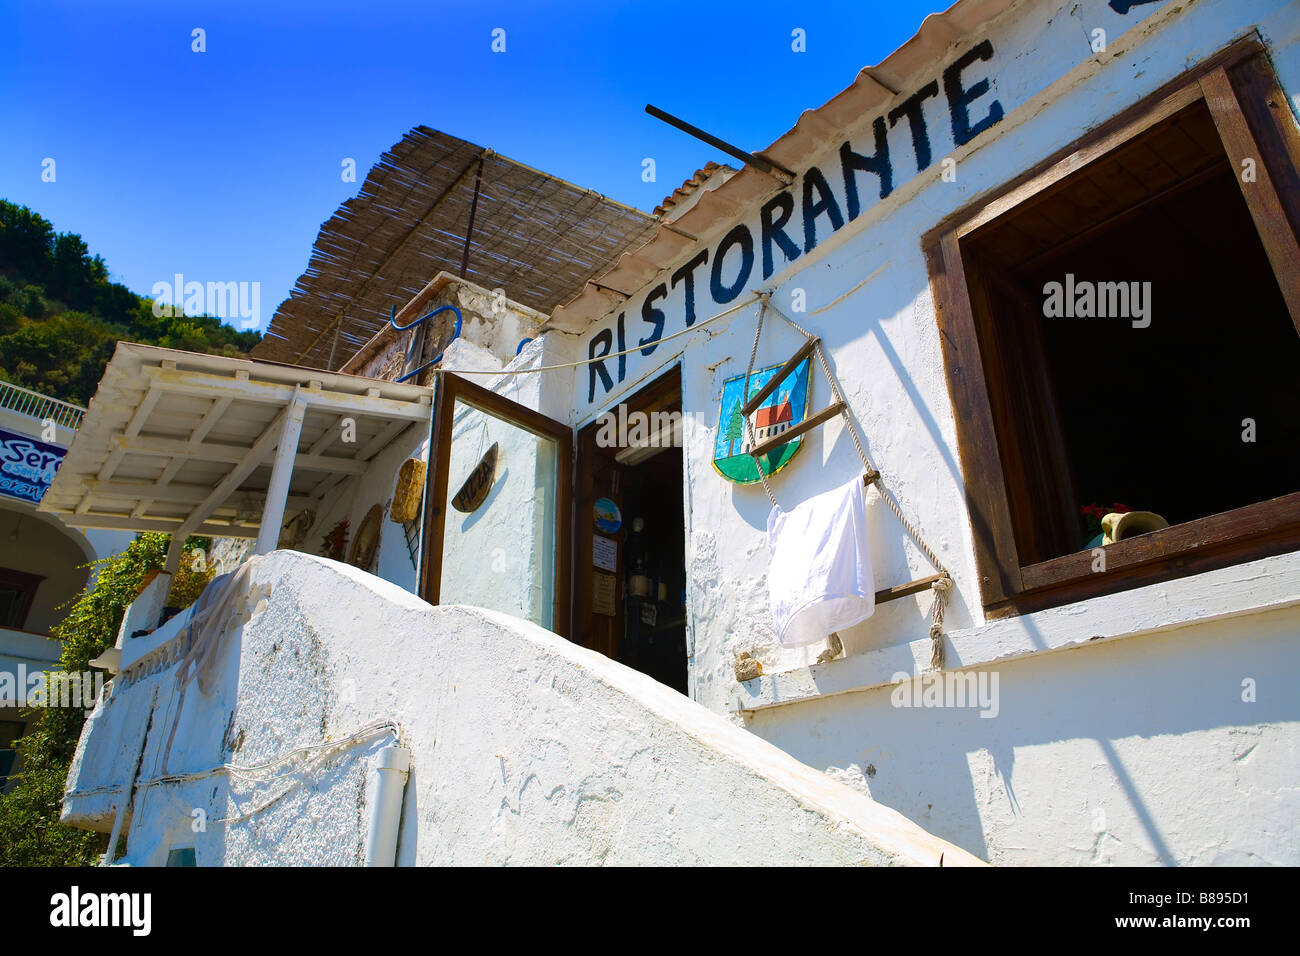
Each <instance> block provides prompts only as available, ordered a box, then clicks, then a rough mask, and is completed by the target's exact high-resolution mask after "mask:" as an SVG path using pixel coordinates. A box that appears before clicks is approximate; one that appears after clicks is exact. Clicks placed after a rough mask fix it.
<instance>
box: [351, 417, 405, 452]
mask: <svg viewBox="0 0 1300 956" xmlns="http://www.w3.org/2000/svg"><path fill="white" fill-rule="evenodd" d="M411 424H412V423H411V422H403V421H397V422H392V423H390V424H389V426H388V427H387V428H385V429H384V430H383V431H381V432H380V433H379V434H378V435H376V436H375V437H374V438H372V439H371V440H370V441H369V442H368V443H367V444H366V446H365V447H364V448H362V449H361V450H360V451H359V452H357V461H369V460H370V459H371V458H373V457H375V455H377V454H379V453H380V452H381V451H383V450H384V449H385V448H387V447H388V446H389V444H390V443H391V442H394V441H396V440H397V438H398V436H400V435H401V434H402V433H403V432H405V431H406V430H407V429H408V428H410V427H411Z"/></svg>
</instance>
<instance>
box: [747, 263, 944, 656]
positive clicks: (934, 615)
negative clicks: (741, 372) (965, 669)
mask: <svg viewBox="0 0 1300 956" xmlns="http://www.w3.org/2000/svg"><path fill="white" fill-rule="evenodd" d="M863 284H865V283H863ZM850 291H854V290H850ZM769 306H771V309H772V311H773V312H775V313H776V314H777V315H779V316H780V317H781V318H783V319H785V321H786V322H788V323H789V324H790V325H791V326H792V327H793V328H794V329H795V330H796V331H798V332H800V333H801V334H802V335H803V336H804V337H805V338H809V339H811V338H814V336H813V334H812V333H811V332H809V331H808V330H807V329H805V328H804V327H803V326H802V325H800V324H799V323H798V322H796V321H795V320H794V319H792V318H790V317H789V316H788V315H786V314H785V313H784V312H782V311H781V310H780V309H778V308H777V307H776V306H774V305H771V303H770V302H769V301H768V298H767V297H766V296H765V297H764V299H763V308H764V310H766V309H767V308H768V307H769ZM762 327H763V322H762V316H761V315H760V317H759V324H758V329H760V330H761V329H762ZM754 350H755V352H757V350H758V334H757V330H756V331H755V336H754ZM813 352H815V353H816V355H817V361H818V362H819V363H820V364H821V367H822V371H823V372H824V373H825V374H826V381H827V382H829V383H830V386H831V393H832V394H833V395H834V396H835V400H836V401H837V402H839V403H840V404H841V405H843V406H844V412H843V413H842V414H843V418H844V423H845V426H846V428H847V429H848V432H849V437H851V438H852V439H853V447H854V448H856V449H857V450H858V457H859V458H860V459H862V467H863V468H864V469H865V470H866V472H865V478H866V480H867V483H868V484H871V485H874V486H875V488H876V490H877V491H878V492H880V497H881V498H883V499H884V501H885V504H886V505H888V506H889V510H890V511H892V512H893V513H894V517H896V518H897V519H898V521H899V523H900V524H901V525H902V526H903V527H904V528H905V529H906V530H907V533H908V535H909V536H910V537H911V539H912V541H913V542H915V543H916V546H917V547H918V548H919V549H920V550H921V553H922V554H924V555H925V557H926V558H927V559H928V560H929V562H930V564H931V565H933V566H934V569H935V570H936V571H938V572H939V573H940V574H942V575H943V577H942V578H940V579H939V580H938V581H935V582H934V584H932V585H930V593H931V603H930V667H931V668H932V669H934V670H942V669H943V666H944V657H945V654H944V643H943V612H944V606H945V604H946V602H947V595H948V591H949V589H950V588H951V587H952V574H951V573H950V572H949V571H948V569H947V568H946V567H945V566H944V564H943V562H942V561H940V560H939V556H938V555H937V554H935V553H934V551H933V550H932V549H931V548H930V546H929V545H928V544H926V543H925V539H924V538H923V537H922V536H921V532H920V530H919V529H918V528H917V527H916V525H914V524H913V523H912V522H911V521H910V520H909V519H908V517H907V515H905V514H904V513H903V509H902V506H901V505H899V503H898V499H897V498H896V497H894V493H893V492H892V491H890V490H889V489H888V488H887V487H886V486H885V480H884V478H882V477H881V474H880V471H879V469H877V468H876V467H875V466H874V465H873V464H872V463H871V458H870V457H869V456H868V455H867V450H866V449H865V448H864V447H863V446H862V440H861V438H860V437H859V436H858V426H857V421H856V420H855V419H854V418H853V416H852V415H851V414H849V403H848V402H847V401H845V400H844V393H843V392H842V391H841V390H840V384H839V381H838V379H836V377H835V374H834V373H833V372H832V371H831V366H830V363H829V362H827V361H826V355H825V353H823V352H822V347H821V343H820V342H819V343H818V344H817V345H816V346H815V347H814V348H813ZM749 362H750V365H751V367H752V366H753V363H754V357H753V356H752V355H751V356H750V359H749ZM745 387H746V390H748V388H749V379H748V377H746V379H745ZM751 440H752V439H751ZM755 463H757V459H755ZM762 474H763V471H762V468H761V467H760V468H759V475H762ZM763 488H764V489H767V481H766V480H764V481H763ZM768 497H769V498H771V497H772V493H771V492H770V491H768ZM772 503H773V504H776V500H775V499H773V501H772Z"/></svg>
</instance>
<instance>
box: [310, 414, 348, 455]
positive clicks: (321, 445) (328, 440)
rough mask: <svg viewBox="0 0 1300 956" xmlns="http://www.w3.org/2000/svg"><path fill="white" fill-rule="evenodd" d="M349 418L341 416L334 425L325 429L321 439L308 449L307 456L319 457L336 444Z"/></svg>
mask: <svg viewBox="0 0 1300 956" xmlns="http://www.w3.org/2000/svg"><path fill="white" fill-rule="evenodd" d="M348 417H349V416H347V415H340V416H339V417H338V418H337V419H336V420H335V422H334V424H333V425H331V426H330V427H329V428H327V429H325V431H324V432H323V433H322V434H321V436H320V438H317V439H316V441H315V442H313V443H312V446H311V447H310V448H309V449H307V454H309V455H319V454H320V453H321V452H323V451H324V450H325V449H326V448H328V447H329V446H330V445H332V444H334V439H336V438H338V437H339V436H340V435H341V434H343V423H344V422H345V421H347V420H348Z"/></svg>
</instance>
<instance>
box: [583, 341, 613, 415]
mask: <svg viewBox="0 0 1300 956" xmlns="http://www.w3.org/2000/svg"><path fill="white" fill-rule="evenodd" d="M613 342H614V336H613V334H612V333H611V332H610V331H609V329H601V330H600V331H599V332H597V333H596V334H595V335H594V336H592V339H591V342H589V343H588V344H587V358H589V359H597V360H598V361H593V362H592V363H591V364H590V365H588V366H587V368H588V370H589V371H588V373H587V375H588V381H587V401H588V402H591V401H594V400H595V398H596V376H597V375H599V376H600V390H601V392H602V393H607V392H608V391H609V390H610V389H611V388H613V387H614V381H613V379H611V378H610V377H609V372H607V371H605V361H604V359H602V358H601V356H602V355H608V354H609V353H610V352H611V351H612V348H613ZM599 346H604V348H601V350H600V351H599V352H597V351H596V349H597V348H598V347H599Z"/></svg>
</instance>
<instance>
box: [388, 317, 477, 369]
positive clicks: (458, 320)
mask: <svg viewBox="0 0 1300 956" xmlns="http://www.w3.org/2000/svg"><path fill="white" fill-rule="evenodd" d="M440 312H455V313H456V331H455V332H453V333H452V336H451V342H455V341H456V340H457V339H458V338H460V325H461V315H460V309H458V308H456V307H455V306H454V305H440V306H438V308H436V309H434V310H433V311H432V312H426V313H425V314H424V315H422V316H420V317H419V318H418V319H416V320H415V321H414V322H412V323H410V324H409V325H398V324H397V307H396V306H393V307H392V311H391V313H390V314H389V316H388V324H389V325H391V326H392V327H393V329H394V330H395V331H398V332H405V331H407V330H408V329H413V328H415V327H416V326H417V325H420V324H421V323H423V322H425V321H427V320H429V319H432V318H433V317H434V316H435V315H438V314H439V313H440ZM451 342H448V343H447V345H448V347H450V345H451ZM446 354H447V349H445V348H444V349H443V350H442V351H441V352H439V353H438V354H437V355H435V356H434V357H433V358H432V359H430V360H429V361H427V362H425V363H424V364H423V365H421V366H420V367H419V368H417V369H413V370H412V371H410V372H407V373H406V374H405V375H403V376H402V377H401V378H399V379H398V380H397V381H399V382H405V381H406V380H407V379H408V378H414V377H415V376H417V375H419V374H420V373H421V372H423V371H424V370H425V369H426V368H428V367H429V366H430V365H434V364H436V363H437V362H438V361H439V360H440V359H441V358H442V357H443V356H444V355H446Z"/></svg>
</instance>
